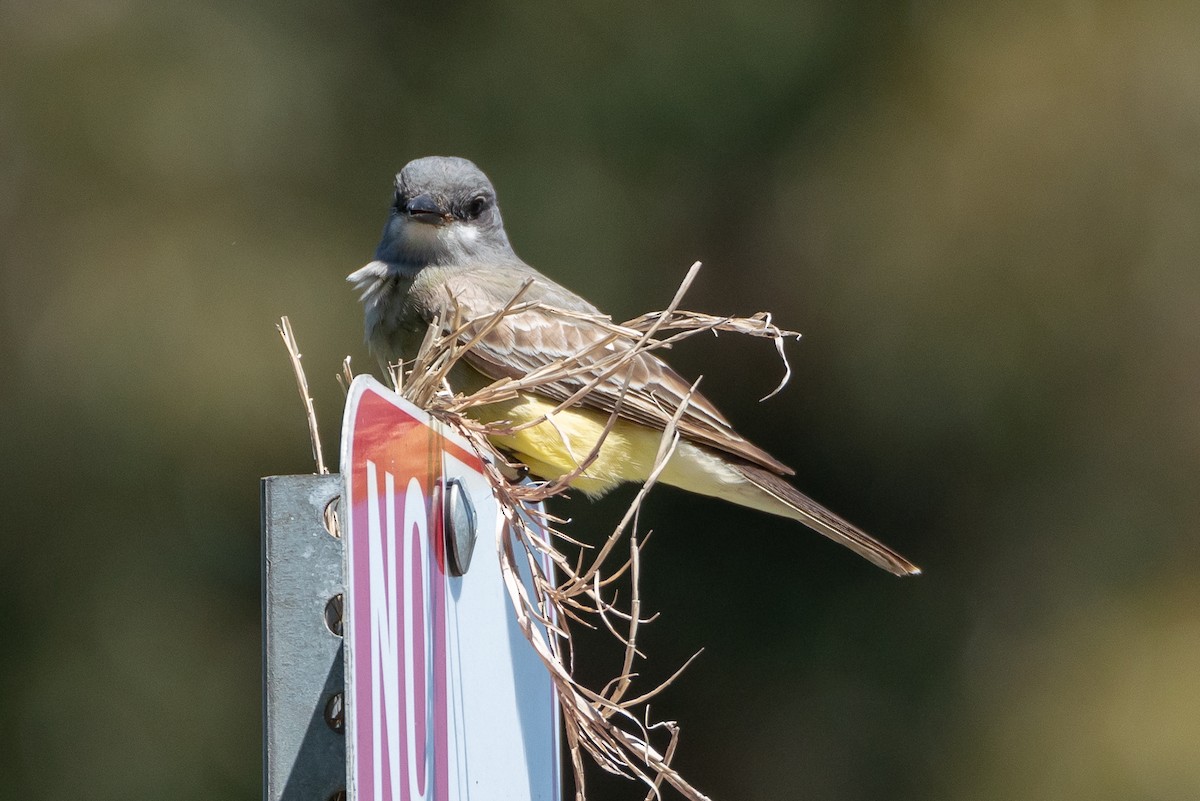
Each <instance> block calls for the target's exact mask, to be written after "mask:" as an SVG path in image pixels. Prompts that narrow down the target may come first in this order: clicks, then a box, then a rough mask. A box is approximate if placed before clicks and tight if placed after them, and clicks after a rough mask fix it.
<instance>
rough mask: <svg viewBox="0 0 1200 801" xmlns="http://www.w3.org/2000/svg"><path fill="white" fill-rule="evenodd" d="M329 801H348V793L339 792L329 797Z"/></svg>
mask: <svg viewBox="0 0 1200 801" xmlns="http://www.w3.org/2000/svg"><path fill="white" fill-rule="evenodd" d="M329 801H346V791H345V790H338V791H337V792H336V793H334V794H333V795H331V796H329Z"/></svg>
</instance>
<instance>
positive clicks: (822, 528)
mask: <svg viewBox="0 0 1200 801" xmlns="http://www.w3.org/2000/svg"><path fill="white" fill-rule="evenodd" d="M738 471H739V472H740V473H741V474H742V475H744V476H745V477H746V478H747V479H749V480H750V481H751V483H753V484H754V485H755V486H757V487H758V488H759V489H761V490H763V491H764V492H766V493H768V494H769V495H771V496H772V497H774V498H775V499H777V500H779V501H782V502H783V503H785V504H787V505H788V506H790V507H791V508H792V509H794V510H795V511H796V517H797V519H799V520H800V521H801V522H803V523H804V524H805V525H807V526H808V527H809V528H811V529H812V530H813V531H817V532H820V533H821V534H824V535H825V536H826V537H828V538H829V539H831V540H833V541H834V542H837V543H840V544H842V545H845V546H846V547H847V548H849V549H850V550H852V551H854V552H855V553H856V554H858V555H859V556H861V557H863V558H864V559H866V560H867V561H869V562H872V563H874V564H876V565H878V566H879V567H882V568H883V569H884V570H887V571H890V572H891V573H894V574H896V575H897V576H915V575H918V574H919V573H920V572H921V568H919V567H917V566H916V565H914V564H913V563H912V562H910V561H908V560H907V559H905V558H904V557H903V556H901V555H900V554H898V553H896V552H895V551H893V550H892V549H891V548H889V547H888V546H886V545H884V544H883V543H882V542H880V541H879V540H877V539H875V538H874V537H872V536H871V535H870V534H868V533H867V532H865V531H863V530H862V529H860V528H859V527H858V526H855V525H854V524H853V523H850V522H847V521H846V520H844V519H842V518H841V517H838V516H837V515H835V514H834V513H833V512H831V511H829V510H828V509H826V508H825V507H824V506H822V505H821V504H819V503H817V502H816V501H814V500H813V499H812V498H809V497H808V496H807V495H805V494H804V493H802V492H800V490H798V489H796V488H795V487H793V486H792V485H791V484H789V483H787V482H786V481H784V480H783V479H781V478H780V477H779V476H777V475H775V474H774V473H770V472H768V471H766V470H763V469H761V468H759V467H756V466H754V465H739V466H738Z"/></svg>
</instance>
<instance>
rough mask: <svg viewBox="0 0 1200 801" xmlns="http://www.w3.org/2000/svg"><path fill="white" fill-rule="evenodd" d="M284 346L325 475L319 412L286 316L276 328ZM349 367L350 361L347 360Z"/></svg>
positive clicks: (314, 458) (322, 471) (309, 435)
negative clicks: (315, 406) (309, 388)
mask: <svg viewBox="0 0 1200 801" xmlns="http://www.w3.org/2000/svg"><path fill="white" fill-rule="evenodd" d="M275 329H276V330H277V331H279V336H280V337H282V338H283V345H284V347H286V348H287V352H288V356H289V357H290V358H291V360H292V371H293V372H295V374H296V386H297V387H298V388H299V390H300V399H301V400H302V401H304V416H305V417H306V418H307V419H308V438H309V441H310V442H311V443H312V451H313V460H314V461H315V462H316V463H317V472H318V473H320V474H321V475H325V474H326V473H328V472H329V468H328V467H326V466H325V455H324V453H322V451H321V435H320V432H318V431H317V412H316V409H314V408H313V399H312V394H311V393H309V391H308V378H306V377H305V375H304V367H303V366H302V365H301V364H300V343H299V342H297V341H296V332H295V331H293V330H292V321H291V320H289V319H288V318H287V317H286V316H284V317H281V318H280V319H279V325H277V326H275ZM347 366H349V361H348V360H347Z"/></svg>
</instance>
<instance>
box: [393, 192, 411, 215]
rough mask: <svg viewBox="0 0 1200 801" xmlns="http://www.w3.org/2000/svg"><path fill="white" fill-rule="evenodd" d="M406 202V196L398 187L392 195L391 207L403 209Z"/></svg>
mask: <svg viewBox="0 0 1200 801" xmlns="http://www.w3.org/2000/svg"><path fill="white" fill-rule="evenodd" d="M407 204H408V198H406V197H405V196H404V193H403V192H401V191H400V190H399V189H397V190H396V193H395V194H394V195H392V208H393V209H395V210H396V211H404V207H405V206H406V205H407Z"/></svg>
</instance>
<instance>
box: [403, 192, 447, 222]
mask: <svg viewBox="0 0 1200 801" xmlns="http://www.w3.org/2000/svg"><path fill="white" fill-rule="evenodd" d="M404 210H405V211H406V212H408V216H409V217H411V218H412V219H414V220H416V221H417V222H423V223H429V224H430V225H437V224H439V223H442V222H444V221H445V219H446V217H447V214H446V212H445V211H444V210H443V209H442V208H441V207H439V206H438V204H437V201H435V200H434V199H433V198H432V197H430V196H429V195H417V196H416V197H414V198H412V199H411V200H409V201H408V204H407V205H406V206H405V207H404Z"/></svg>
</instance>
